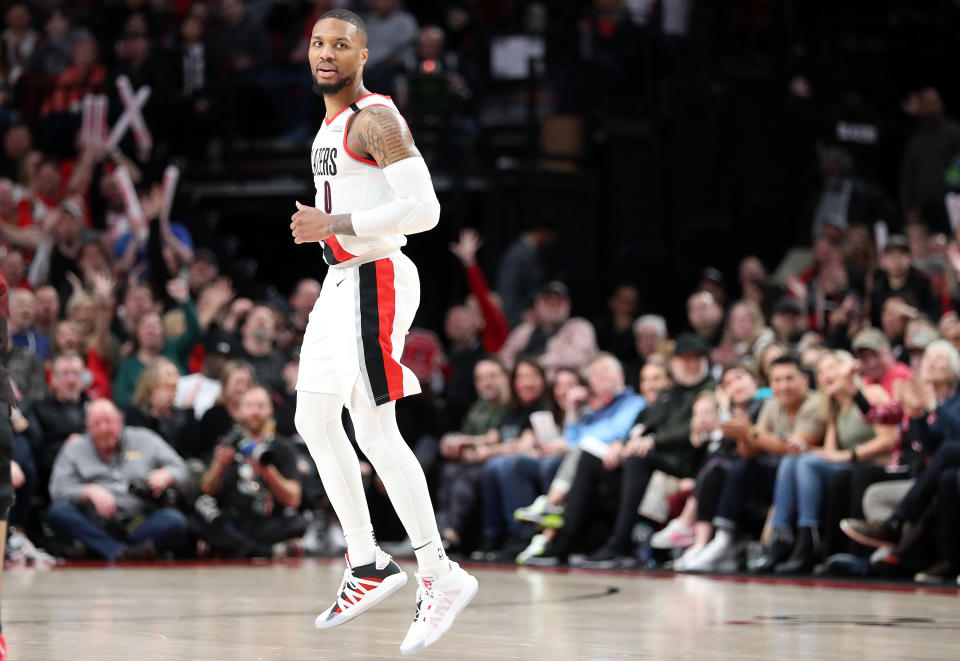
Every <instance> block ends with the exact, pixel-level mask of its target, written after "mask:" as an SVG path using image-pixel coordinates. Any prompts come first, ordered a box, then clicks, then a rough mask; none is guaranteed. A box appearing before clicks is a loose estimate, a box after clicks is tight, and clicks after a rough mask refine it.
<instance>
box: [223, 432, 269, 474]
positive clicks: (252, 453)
mask: <svg viewBox="0 0 960 661" xmlns="http://www.w3.org/2000/svg"><path fill="white" fill-rule="evenodd" d="M222 444H223V445H229V446H232V447H233V448H234V449H236V451H237V452H239V453H240V454H242V455H243V456H244V457H248V458H250V459H252V460H253V461H255V462H257V463H258V464H260V465H261V466H272V465H273V461H274V457H275V453H274V450H273V443H270V442H264V443H257V442H255V441H251V440H250V439H249V438H247V437H246V436H245V435H244V433H243V430H242V429H240V428H239V427H236V428H234V430H233V431H231V432H230V433H229V434H227V435H226V436H224V438H223V441H222Z"/></svg>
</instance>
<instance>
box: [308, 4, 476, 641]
mask: <svg viewBox="0 0 960 661" xmlns="http://www.w3.org/2000/svg"><path fill="white" fill-rule="evenodd" d="M366 46H367V33H366V28H365V26H364V23H363V20H362V19H361V18H360V17H359V16H357V15H356V14H354V13H353V12H350V11H347V10H343V9H335V10H332V11H329V12H327V13H326V14H324V15H323V16H321V17H320V20H318V21H317V22H316V24H315V25H314V27H313V31H312V35H311V39H310V47H309V51H308V54H307V58H308V60H309V62H310V71H311V73H312V74H313V77H314V81H315V82H316V84H317V87H318V89H319V91H320V92H321V93H322V94H323V97H324V103H325V105H326V110H327V112H326V115H327V116H326V119H325V120H324V122H323V125H322V126H321V128H320V130H319V131H318V132H317V137H316V139H315V140H314V144H313V149H312V151H311V165H312V169H313V177H314V184H315V186H316V190H317V194H316V198H315V203H316V208H314V207H309V206H307V205H304V204H301V203H299V202H297V203H296V207H297V211H296V213H294V214H293V216H292V217H291V220H292V223H291V226H290V228H291V230H292V233H293V237H294V241H295V243H297V244H300V243H316V242H322V244H323V256H324V260H325V261H326V262H327V264H328V265H329V266H330V270H329V272H328V273H327V277H326V278H325V279H324V282H323V286H322V288H321V292H320V298H319V299H318V300H317V303H316V306H315V307H314V309H313V312H311V314H310V321H309V323H308V324H307V329H306V333H305V335H304V340H303V348H302V350H301V354H300V370H299V376H298V382H297V391H298V395H297V413H296V426H297V430H298V431H299V432H300V435H301V436H302V437H303V439H304V441H305V442H306V444H307V447H308V448H309V449H310V453H311V455H312V456H313V458H314V461H315V463H316V464H317V467H318V469H319V471H320V477H321V479H322V480H323V486H324V488H325V489H326V492H327V496H328V497H329V499H330V502H331V504H332V505H333V508H334V510H335V511H336V514H337V518H338V519H340V523H341V524H342V526H343V531H344V537H345V538H346V540H347V551H348V553H347V570H346V571H345V572H344V578H343V582H342V583H341V585H340V587H339V589H338V590H337V598H336V600H335V601H334V602H333V604H332V605H331V606H330V607H329V608H328V609H327V610H326V611H325V612H323V613H321V614H320V616H319V617H318V618H317V619H316V621H315V625H316V626H317V627H318V628H328V627H332V626H336V625H338V624H342V623H344V622H347V621H348V620H350V619H352V618H353V617H355V616H356V615H359V614H360V613H362V612H363V611H365V610H367V609H368V608H370V607H371V606H373V605H374V604H376V603H378V602H380V601H382V600H383V599H384V598H385V597H387V596H389V595H390V594H392V593H393V592H395V591H396V590H398V589H399V588H401V587H402V586H403V585H404V584H405V583H406V580H407V578H406V574H405V573H404V572H403V571H402V570H401V569H400V567H399V566H398V565H397V564H396V563H395V562H393V561H392V560H391V559H390V556H389V555H387V554H385V553H384V552H383V551H381V550H380V549H378V548H377V545H376V542H375V540H374V537H373V526H372V525H371V522H370V512H369V508H368V506H367V502H366V500H365V497H364V491H363V483H362V480H361V476H360V465H359V462H358V461H357V455H356V453H355V452H354V449H353V447H352V446H351V444H350V441H349V440H348V439H347V436H346V433H345V432H344V429H343V425H342V422H341V417H340V415H341V411H342V409H343V407H344V406H346V407H347V408H348V409H349V411H350V417H351V419H352V421H353V426H354V429H355V431H356V438H357V444H358V445H359V446H360V449H361V450H362V451H363V453H364V454H365V455H366V456H367V458H368V459H369V460H370V463H371V464H373V467H374V468H375V469H376V472H377V475H378V476H379V477H380V480H381V482H382V483H383V485H384V487H385V488H386V491H387V495H388V496H389V497H390V500H391V502H392V503H393V506H394V508H395V509H396V512H397V514H398V516H399V518H400V521H401V522H402V523H403V526H404V528H405V529H406V532H407V535H408V537H409V538H410V539H411V540H412V542H413V547H414V551H415V552H416V556H417V564H418V566H419V571H418V573H417V582H418V583H419V586H418V587H419V589H418V590H417V610H416V615H415V619H414V622H413V624H412V625H411V626H410V629H409V631H408V633H407V636H406V638H405V639H404V641H403V643H402V644H401V646H400V650H401V652H403V653H405V654H410V653H413V652H416V651H419V650H421V649H423V648H424V647H426V646H428V645H431V644H433V643H434V642H436V641H437V640H439V638H440V637H441V636H442V635H443V634H444V633H446V631H447V630H448V629H449V628H450V627H451V626H452V625H453V621H454V619H455V618H456V617H457V615H458V614H459V613H460V611H462V610H463V609H464V608H465V607H466V605H467V604H468V603H469V602H470V600H471V599H472V598H473V596H474V595H475V594H476V592H477V580H476V579H475V578H474V577H473V576H471V575H469V574H468V573H467V572H465V571H464V570H463V569H461V568H460V566H459V565H458V564H457V563H455V562H451V561H450V560H448V558H447V556H446V553H445V552H444V549H443V543H442V541H441V538H440V533H439V531H438V530H437V523H436V518H435V516H434V511H433V505H432V503H431V501H430V493H429V491H428V489H427V481H426V478H425V477H424V474H423V469H422V468H421V467H420V464H419V463H418V462H417V458H416V457H415V456H414V454H413V452H412V451H411V449H410V447H409V446H408V445H407V443H406V441H404V439H403V437H402V436H401V434H400V431H399V429H398V427H397V419H396V400H398V399H400V398H402V397H406V396H408V395H413V394H417V393H419V392H420V384H419V382H418V381H417V377H416V376H415V375H414V373H413V372H412V371H411V370H410V369H409V368H407V367H405V366H404V365H402V364H401V363H400V360H399V359H400V356H401V355H402V353H403V344H404V337H405V335H406V332H407V331H408V330H409V329H410V325H411V323H412V322H413V316H414V314H415V313H416V310H417V307H418V304H419V298H420V282H419V277H418V275H417V270H416V267H415V266H414V265H413V262H411V261H410V260H409V259H408V258H407V257H406V256H404V255H403V253H401V252H400V248H401V247H402V246H403V245H405V244H406V235H407V234H414V233H417V232H423V231H426V230H429V229H431V228H432V227H434V226H436V224H437V222H438V221H439V218H440V203H439V202H438V201H437V196H436V193H435V192H434V190H433V184H432V182H431V180H430V173H429V171H428V170H427V166H426V163H425V162H424V160H423V158H422V157H421V155H420V152H419V151H417V148H416V147H415V146H414V144H413V138H412V137H411V136H410V132H409V130H408V128H407V126H406V123H405V122H404V121H403V118H402V117H401V116H400V114H399V112H398V111H397V109H396V106H395V105H394V104H393V101H391V100H390V99H389V98H388V97H385V96H382V95H379V94H373V93H370V92H368V91H367V89H366V88H365V87H364V85H363V66H364V64H365V63H366V60H367V56H368V51H367V48H366ZM313 249H314V250H315V249H316V248H315V247H313Z"/></svg>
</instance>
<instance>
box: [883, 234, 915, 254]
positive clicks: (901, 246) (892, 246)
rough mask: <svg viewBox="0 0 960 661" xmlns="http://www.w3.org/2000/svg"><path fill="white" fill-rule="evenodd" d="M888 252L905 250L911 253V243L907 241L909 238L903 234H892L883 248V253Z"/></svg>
mask: <svg viewBox="0 0 960 661" xmlns="http://www.w3.org/2000/svg"><path fill="white" fill-rule="evenodd" d="M888 250H905V251H906V252H910V242H909V241H907V237H905V236H904V235H903V234H891V235H890V238H889V239H887V244H886V245H885V246H883V252H887V251H888Z"/></svg>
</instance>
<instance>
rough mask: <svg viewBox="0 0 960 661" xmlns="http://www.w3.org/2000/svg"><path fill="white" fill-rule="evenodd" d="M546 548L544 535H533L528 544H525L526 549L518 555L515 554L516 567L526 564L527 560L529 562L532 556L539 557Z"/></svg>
mask: <svg viewBox="0 0 960 661" xmlns="http://www.w3.org/2000/svg"><path fill="white" fill-rule="evenodd" d="M546 548H547V537H546V535H543V534H540V535H534V536H533V539H531V540H530V543H529V544H527V548H525V549H523V550H522V551H520V553H518V554H517V564H518V565H525V564H527V560H529V559H530V558H532V557H534V556H537V555H541V554H542V553H543V551H544V549H546Z"/></svg>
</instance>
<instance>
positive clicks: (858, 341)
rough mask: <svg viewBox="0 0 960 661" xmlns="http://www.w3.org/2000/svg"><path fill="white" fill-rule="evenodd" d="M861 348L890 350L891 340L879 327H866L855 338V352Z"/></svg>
mask: <svg viewBox="0 0 960 661" xmlns="http://www.w3.org/2000/svg"><path fill="white" fill-rule="evenodd" d="M861 349H870V350H871V351H882V350H884V349H886V350H888V351H889V350H890V340H888V339H887V336H886V335H884V334H883V331H881V330H880V329H879V328H864V329H863V330H862V331H860V332H859V333H857V334H856V336H855V337H854V338H853V350H854V352H856V351H860V350H861Z"/></svg>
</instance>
